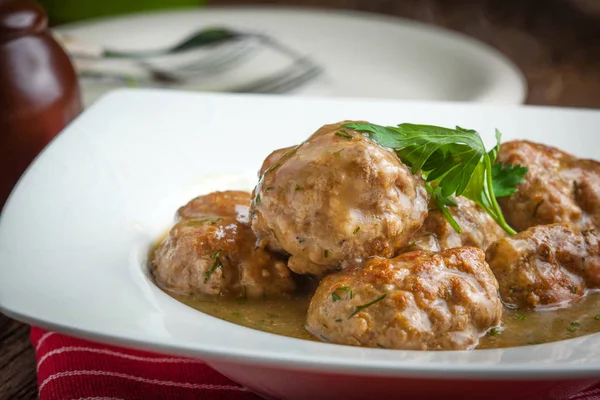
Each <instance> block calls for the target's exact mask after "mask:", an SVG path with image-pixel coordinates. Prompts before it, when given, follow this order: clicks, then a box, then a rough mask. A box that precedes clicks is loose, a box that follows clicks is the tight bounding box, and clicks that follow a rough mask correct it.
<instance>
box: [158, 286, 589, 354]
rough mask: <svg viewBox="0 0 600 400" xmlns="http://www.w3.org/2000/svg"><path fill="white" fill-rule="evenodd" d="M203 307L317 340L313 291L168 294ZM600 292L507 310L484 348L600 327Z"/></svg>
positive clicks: (260, 327) (482, 343) (481, 345)
mask: <svg viewBox="0 0 600 400" xmlns="http://www.w3.org/2000/svg"><path fill="white" fill-rule="evenodd" d="M167 294H169V295H170V296H172V297H173V298H175V299H176V300H179V301H181V302H182V303H184V304H187V305H188V306H190V307H192V308H195V309H196V310H198V311H201V312H203V313H206V314H209V315H212V316H213V317H216V318H220V319H222V320H225V321H228V322H231V323H234V324H237V325H242V326H245V327H248V328H252V329H257V330H260V331H264V332H269V333H275V334H278V335H283V336H289V337H293V338H298V339H306V340H315V341H320V340H319V339H317V338H315V337H314V336H312V335H311V334H310V333H308V332H307V331H306V330H305V329H304V323H305V319H306V311H307V310H308V304H309V302H310V294H304V295H298V296H296V297H293V298H290V299H265V300H260V301H252V300H236V299H225V298H214V297H210V296H186V295H180V294H175V293H170V292H167ZM599 296H600V293H598V292H596V293H590V294H589V295H588V296H586V297H584V298H583V299H582V300H580V301H578V302H575V303H573V304H571V305H570V306H569V307H567V308H561V309H556V310H545V311H519V310H509V309H505V310H504V314H503V316H502V327H501V328H500V329H499V330H492V331H491V332H490V333H488V335H487V336H485V337H483V338H482V339H481V341H480V342H479V346H478V347H477V348H478V349H489V348H500V347H515V346H525V345H532V344H541V343H547V342H555V341H558V340H565V339H572V338H575V337H578V336H583V335H589V334H591V333H596V332H599V331H600V305H599V304H598V302H599V301H600V297H599Z"/></svg>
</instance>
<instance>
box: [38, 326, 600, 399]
mask: <svg viewBox="0 0 600 400" xmlns="http://www.w3.org/2000/svg"><path fill="white" fill-rule="evenodd" d="M31 341H32V343H33V346H34V347H35V351H36V355H37V371H38V387H39V398H40V400H58V399H60V400H64V399H86V400H92V399H95V400H99V399H102V400H113V399H115V400H116V399H126V400H138V399H139V400H152V399H181V400H186V399H206V400H213V399H224V400H227V399H231V400H257V399H259V397H258V396H256V395H254V394H252V393H251V392H250V391H248V389H246V388H245V387H243V386H240V385H238V384H237V383H235V382H233V381H231V380H230V379H228V378H226V377H224V376H223V375H221V374H219V373H218V372H216V371H214V370H213V369H211V368H210V367H209V366H208V365H206V364H204V363H203V362H202V361H199V360H194V359H189V358H180V357H169V356H164V355H158V354H154V353H148V352H143V351H136V350H130V349H124V348H119V347H114V346H107V345H103V344H99V343H94V342H88V341H86V340H81V339H75V338H72V337H69V336H65V335H60V334H58V333H54V332H48V331H44V330H42V329H39V328H35V327H32V328H31ZM507 400H509V399H507ZM565 400H600V384H599V385H596V386H594V387H592V388H588V389H586V390H585V391H583V392H581V393H579V394H577V395H575V396H571V397H569V398H568V399H565Z"/></svg>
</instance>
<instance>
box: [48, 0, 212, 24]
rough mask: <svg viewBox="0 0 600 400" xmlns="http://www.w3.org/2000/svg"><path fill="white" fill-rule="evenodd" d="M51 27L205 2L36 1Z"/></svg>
mask: <svg viewBox="0 0 600 400" xmlns="http://www.w3.org/2000/svg"><path fill="white" fill-rule="evenodd" d="M38 1H39V2H40V3H41V4H42V5H43V6H44V8H45V9H46V13H47V14H48V17H49V18H50V23H51V24H52V25H57V24H62V23H66V22H73V21H79V20H82V19H88V18H95V17H104V16H110V15H118V14H126V13H133V12H140V11H152V10H162V9H173V8H182V7H194V6H202V5H204V3H205V0H38Z"/></svg>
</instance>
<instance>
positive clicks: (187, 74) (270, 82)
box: [63, 28, 322, 93]
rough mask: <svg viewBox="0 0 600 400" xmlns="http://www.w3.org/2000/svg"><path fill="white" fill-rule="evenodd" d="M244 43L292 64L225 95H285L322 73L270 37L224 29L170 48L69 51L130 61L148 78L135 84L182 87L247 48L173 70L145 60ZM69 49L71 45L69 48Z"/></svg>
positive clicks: (113, 76)
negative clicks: (266, 49)
mask: <svg viewBox="0 0 600 400" xmlns="http://www.w3.org/2000/svg"><path fill="white" fill-rule="evenodd" d="M244 40H246V41H247V40H254V41H257V42H258V43H260V44H263V45H265V46H267V47H270V48H271V49H272V50H274V51H276V52H279V53H280V54H283V55H285V56H287V57H290V58H291V59H292V60H293V65H292V66H291V67H288V68H286V69H285V70H283V71H280V72H277V73H275V74H273V75H271V76H269V77H266V78H261V79H258V80H256V81H254V82H250V83H248V84H244V85H240V86H238V87H233V88H230V89H228V90H227V91H229V92H236V93H285V92H288V91H290V90H292V89H294V88H296V87H298V86H300V85H302V84H304V83H306V82H308V81H310V80H312V79H314V78H315V77H317V76H318V75H320V74H321V73H322V69H321V68H320V67H319V66H318V65H316V64H315V63H314V61H312V60H311V59H310V58H308V57H305V56H302V55H301V54H299V53H298V52H297V51H295V50H293V49H291V48H289V47H288V46H286V45H284V44H282V43H280V42H278V41H276V40H274V39H273V38H271V37H268V36H266V35H263V34H258V33H247V32H244V33H242V32H236V31H232V30H229V29H226V28H210V29H204V30H201V31H198V32H194V33H193V34H191V35H190V36H188V37H187V38H185V39H184V40H182V41H181V42H179V43H177V44H175V45H174V46H171V47H169V48H166V49H162V50H144V51H135V52H123V51H116V50H111V49H106V48H103V49H99V48H95V49H93V50H94V51H93V52H88V53H87V54H86V52H85V51H80V52H79V53H77V52H72V56H74V57H75V58H80V59H90V58H91V59H102V58H106V59H130V60H132V61H133V62H134V63H135V65H137V66H139V67H141V68H142V69H144V70H145V71H147V72H148V73H149V75H150V78H149V79H141V80H138V82H139V83H143V84H145V85H153V84H155V83H158V84H162V85H169V84H184V83H187V82H189V81H190V80H192V79H194V78H198V77H199V76H202V75H205V76H209V75H210V74H214V73H216V72H221V71H223V70H225V69H227V68H231V67H232V66H233V65H234V64H237V63H239V62H240V61H241V60H242V58H243V56H244V55H246V54H248V52H249V51H251V50H252V48H251V46H246V47H239V46H238V48H236V49H234V50H235V51H233V52H229V53H226V54H225V55H222V54H221V55H219V54H216V53H215V55H214V56H208V57H205V58H204V59H202V60H200V61H202V62H199V60H194V61H192V62H187V63H186V64H184V65H180V66H177V67H168V68H164V67H162V68H159V67H157V66H155V65H152V64H151V63H150V62H149V61H148V59H149V58H151V57H157V56H164V55H173V54H177V53H183V52H187V51H190V50H194V49H198V48H201V47H206V46H213V47H216V46H220V45H222V44H225V43H227V42H232V41H237V42H243V41H244ZM63 41H64V37H63ZM73 47H74V46H71V48H73ZM73 53H74V54H73ZM80 76H81V77H82V78H90V79H104V80H112V81H115V80H116V81H119V82H121V83H126V84H130V83H131V82H132V80H133V79H132V78H131V77H129V76H127V75H124V74H121V73H115V72H112V73H111V72H95V73H90V72H83V73H80Z"/></svg>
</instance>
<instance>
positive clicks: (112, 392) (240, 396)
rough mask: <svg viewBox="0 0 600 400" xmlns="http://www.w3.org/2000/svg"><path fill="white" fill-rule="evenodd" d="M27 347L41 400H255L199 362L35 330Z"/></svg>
mask: <svg viewBox="0 0 600 400" xmlns="http://www.w3.org/2000/svg"><path fill="white" fill-rule="evenodd" d="M31 342H32V343H33V346H34V348H35V352H36V356H37V372H38V390H39V399H40V400H58V399H60V400H64V399H106V400H108V399H127V400H137V399H139V400H152V399H181V400H186V399H208V400H212V399H223V400H227V399H231V400H256V399H259V397H258V396H256V395H254V394H252V393H250V392H249V391H248V389H246V388H245V387H243V386H240V385H238V384H237V383H235V382H233V381H231V380H230V379H228V378H226V377H225V376H223V375H221V374H219V373H218V372H216V371H215V370H213V369H211V368H210V367H209V366H208V365H206V364H204V363H203V362H202V361H199V360H194V359H189V358H180V357H169V356H164V355H159V354H154V353H148V352H143V351H136V350H130V349H124V348H119V347H114V346H107V345H103V344H99V343H94V342H88V341H87V340H81V339H76V338H73V337H69V336H65V335H60V334H58V333H55V332H48V331H45V330H42V329H39V328H35V327H32V328H31Z"/></svg>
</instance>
